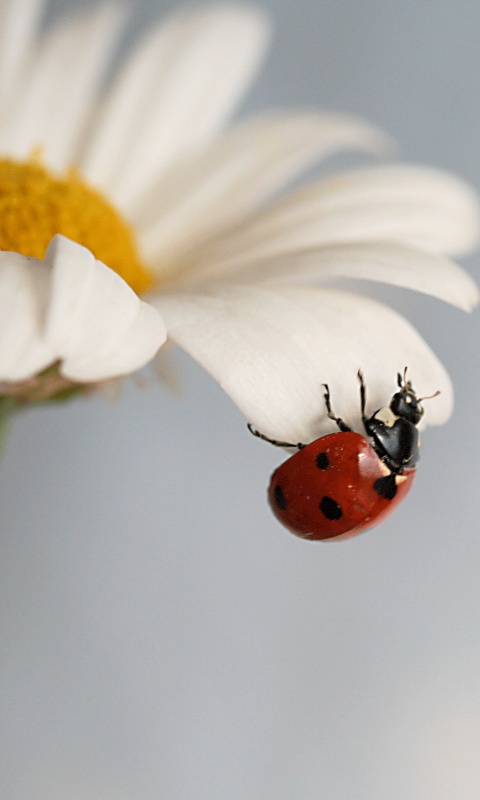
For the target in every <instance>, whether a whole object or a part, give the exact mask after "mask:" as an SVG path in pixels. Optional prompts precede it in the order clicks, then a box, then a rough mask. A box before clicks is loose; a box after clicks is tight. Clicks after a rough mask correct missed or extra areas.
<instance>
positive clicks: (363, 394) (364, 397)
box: [357, 370, 370, 433]
mask: <svg viewBox="0 0 480 800" xmlns="http://www.w3.org/2000/svg"><path fill="white" fill-rule="evenodd" d="M357 376H358V380H359V381H360V408H361V410H362V422H363V424H364V426H365V429H366V431H367V433H370V431H369V428H368V417H367V415H366V413H365V406H366V404H367V395H366V392H367V390H366V388H365V381H364V380H363V373H362V371H361V370H358V372H357Z"/></svg>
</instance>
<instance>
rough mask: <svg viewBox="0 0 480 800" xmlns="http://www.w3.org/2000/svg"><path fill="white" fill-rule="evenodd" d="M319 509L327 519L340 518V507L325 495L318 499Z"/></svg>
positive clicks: (341, 512)
mask: <svg viewBox="0 0 480 800" xmlns="http://www.w3.org/2000/svg"><path fill="white" fill-rule="evenodd" d="M320 511H321V512H322V514H323V515H324V516H325V517H326V518H327V519H331V520H336V519H340V518H341V516H342V514H343V511H342V507H341V506H339V505H338V503H336V502H335V500H332V498H331V497H327V496H325V497H322V499H321V501H320Z"/></svg>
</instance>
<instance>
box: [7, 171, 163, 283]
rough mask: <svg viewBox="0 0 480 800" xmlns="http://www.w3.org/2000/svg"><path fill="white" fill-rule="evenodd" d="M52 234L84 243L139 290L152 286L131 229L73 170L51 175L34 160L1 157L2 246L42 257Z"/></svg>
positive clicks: (97, 257) (97, 256) (26, 254)
mask: <svg viewBox="0 0 480 800" xmlns="http://www.w3.org/2000/svg"><path fill="white" fill-rule="evenodd" d="M56 233H62V234H63V235H64V236H68V238H69V239H73V240H74V241H75V242H78V243H79V244H82V245H84V247H87V248H88V249H89V250H90V251H91V252H92V253H93V255H94V256H95V258H96V259H98V260H99V261H103V263H104V264H106V265H107V266H108V267H110V268H111V269H113V270H115V272H117V273H118V274H119V275H120V276H121V277H122V278H123V279H124V280H125V281H126V282H127V283H128V284H129V285H130V286H131V287H132V289H133V290H134V291H135V292H137V294H140V293H141V292H144V291H146V290H147V289H150V288H151V287H152V284H153V276H152V275H151V274H150V273H149V271H148V269H147V268H146V267H145V266H144V265H143V264H142V263H141V261H140V258H139V255H138V251H137V247H136V243H135V238H134V235H133V232H132V230H131V229H130V228H129V226H128V225H127V223H126V222H125V221H124V220H123V219H122V217H121V216H120V215H119V214H118V212H117V211H116V210H115V209H114V208H113V206H111V205H110V204H109V203H108V201H107V200H105V198H104V197H102V195H101V194H100V193H99V192H97V191H95V190H94V189H91V188H90V187H89V186H87V185H86V184H85V183H83V181H82V180H81V179H80V177H79V175H78V173H77V172H76V171H75V170H70V171H69V172H68V173H67V174H66V175H65V176H64V177H54V176H53V175H51V174H50V173H49V172H48V171H47V170H46V169H44V167H43V166H42V165H41V164H39V163H38V162H37V161H36V160H34V159H33V160H31V161H28V162H26V163H17V162H14V161H10V160H7V159H0V250H14V251H15V252H18V253H22V254H23V255H25V256H34V257H35V258H43V256H44V255H45V250H46V249H47V245H48V243H49V242H50V240H51V239H52V237H53V236H55V234H56Z"/></svg>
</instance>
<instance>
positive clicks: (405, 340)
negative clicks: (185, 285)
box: [152, 286, 453, 442]
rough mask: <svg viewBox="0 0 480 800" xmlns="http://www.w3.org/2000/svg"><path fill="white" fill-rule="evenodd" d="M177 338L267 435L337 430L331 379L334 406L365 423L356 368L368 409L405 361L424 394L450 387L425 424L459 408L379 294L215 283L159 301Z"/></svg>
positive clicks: (419, 342)
mask: <svg viewBox="0 0 480 800" xmlns="http://www.w3.org/2000/svg"><path fill="white" fill-rule="evenodd" d="M152 302H154V304H155V306H156V307H157V308H158V309H159V310H160V312H161V313H162V316H163V317H164V319H165V322H166V325H167V331H168V335H169V337H170V338H171V339H172V340H173V341H174V342H176V343H177V344H179V345H180V346H181V347H182V348H183V349H185V350H186V351H187V352H188V353H190V355H191V356H193V358H195V359H196V360H197V361H199V362H200V364H202V366H203V367H204V368H205V369H206V370H207V371H208V372H210V374H211V375H212V376H213V377H214V378H215V379H216V380H217V381H218V382H219V383H220V384H221V386H222V387H223V389H224V390H225V391H226V392H227V394H228V395H230V397H231V398H232V399H233V400H234V402H235V403H236V404H237V406H238V407H239V408H240V410H241V411H242V412H243V413H244V414H245V416H246V417H247V419H249V420H250V421H251V422H253V423H254V424H255V425H257V426H258V428H259V429H260V430H262V431H263V432H264V433H265V434H267V435H269V436H273V437H275V438H280V439H283V440H286V441H304V442H309V441H311V440H313V439H315V438H317V437H318V436H319V435H321V434H323V433H325V432H326V431H330V430H331V429H332V423H331V421H330V420H328V419H327V418H326V414H325V406H324V402H323V395H322V383H329V385H330V388H331V391H332V400H333V403H334V408H335V411H336V413H337V414H338V415H340V416H342V417H343V418H344V419H345V420H346V421H347V422H348V423H349V424H350V425H352V426H354V427H355V428H357V429H358V430H361V419H360V404H359V397H358V382H357V378H356V374H357V370H358V369H359V368H361V369H362V370H363V372H364V374H365V379H366V382H367V386H368V387H369V397H368V404H369V408H372V409H373V410H375V409H376V408H379V407H381V406H383V405H385V403H386V401H388V400H389V399H390V397H391V395H392V394H393V391H394V390H395V381H396V374H397V372H399V371H402V370H403V368H404V367H405V366H408V368H409V376H410V378H411V380H412V382H413V384H414V386H415V388H416V389H417V390H418V391H419V392H420V394H421V395H424V396H425V395H428V394H432V393H433V392H435V391H436V390H437V389H440V390H441V392H442V393H441V395H440V396H439V397H438V398H435V400H432V401H431V403H430V404H429V405H428V410H427V413H426V415H425V416H426V422H427V423H428V424H432V425H436V424H442V423H443V422H445V421H446V420H447V419H448V417H449V415H450V413H451V410H452V403H453V392H452V386H451V383H450V379H449V377H448V374H447V373H446V371H445V369H444V367H443V366H442V364H441V363H440V362H439V360H438V359H437V357H436V356H435V355H434V353H433V352H432V351H431V350H430V348H429V347H428V345H427V344H426V343H425V342H424V341H423V339H422V338H421V337H420V335H419V334H418V333H417V331H416V330H415V329H414V328H413V327H412V326H411V325H410V324H409V323H408V322H407V321H406V320H405V319H404V318H403V317H402V316H400V315H399V314H397V313H396V312H394V311H392V310H391V309H390V308H388V307H387V306H384V305H382V304H381V303H378V302H377V301H374V300H370V299H367V298H365V297H361V296H358V295H355V294H350V293H348V292H344V291H337V290H334V289H318V288H305V287H299V286H285V287H280V286H276V287H271V286H263V287H260V286H259V287H252V286H250V287H248V286H242V287H238V286H223V287H218V286H212V287H210V290H209V291H207V290H205V291H204V293H202V294H200V293H197V294H187V293H179V292H177V293H174V292H172V293H167V294H165V295H163V296H162V295H160V296H158V298H157V299H156V300H154V301H152Z"/></svg>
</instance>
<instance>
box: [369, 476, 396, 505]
mask: <svg viewBox="0 0 480 800" xmlns="http://www.w3.org/2000/svg"><path fill="white" fill-rule="evenodd" d="M373 488H374V490H375V491H376V493H377V494H379V495H380V497H384V498H385V500H393V498H394V497H395V495H396V494H397V484H396V481H395V475H394V474H393V472H392V473H391V474H390V475H386V476H385V477H384V478H377V480H376V481H375V483H374V484H373Z"/></svg>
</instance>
